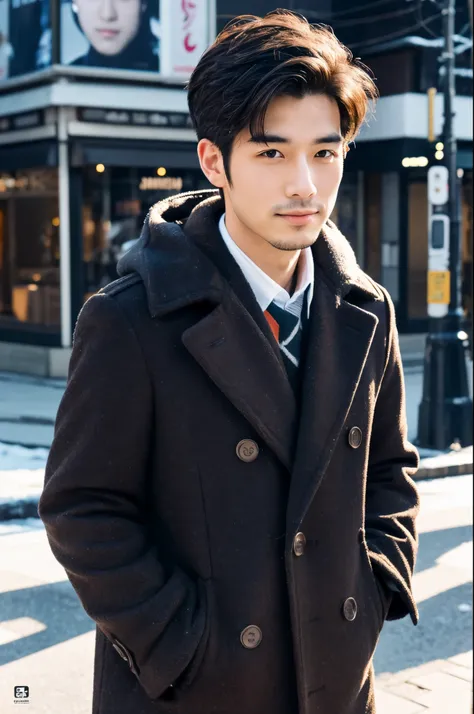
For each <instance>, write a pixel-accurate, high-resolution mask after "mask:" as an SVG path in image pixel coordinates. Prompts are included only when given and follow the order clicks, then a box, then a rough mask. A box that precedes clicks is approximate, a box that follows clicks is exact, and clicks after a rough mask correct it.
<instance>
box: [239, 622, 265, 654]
mask: <svg viewBox="0 0 474 714" xmlns="http://www.w3.org/2000/svg"><path fill="white" fill-rule="evenodd" d="M262 639H263V634H262V630H261V629H260V627H257V625H248V626H247V627H245V628H244V629H243V630H242V632H241V633H240V641H241V643H242V645H243V646H244V647H245V648H246V649H248V650H254V649H255V648H256V647H258V646H259V644H260V643H261V641H262Z"/></svg>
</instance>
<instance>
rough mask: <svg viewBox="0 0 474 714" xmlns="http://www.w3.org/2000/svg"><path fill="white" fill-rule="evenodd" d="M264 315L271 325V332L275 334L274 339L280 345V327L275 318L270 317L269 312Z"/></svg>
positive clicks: (266, 311)
mask: <svg viewBox="0 0 474 714" xmlns="http://www.w3.org/2000/svg"><path fill="white" fill-rule="evenodd" d="M263 314H264V315H265V317H266V318H267V322H268V324H269V325H270V330H271V331H272V333H273V337H274V338H275V339H276V341H277V342H278V344H279V343H280V339H279V338H280V325H279V324H278V322H277V321H276V320H275V318H274V317H273V316H272V315H270V313H269V312H268V310H265V312H264V313H263Z"/></svg>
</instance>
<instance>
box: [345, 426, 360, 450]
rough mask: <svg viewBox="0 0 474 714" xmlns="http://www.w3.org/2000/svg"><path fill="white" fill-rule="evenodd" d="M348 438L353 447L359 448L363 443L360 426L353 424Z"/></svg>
mask: <svg viewBox="0 0 474 714" xmlns="http://www.w3.org/2000/svg"><path fill="white" fill-rule="evenodd" d="M348 440H349V444H350V445H351V446H352V448H353V449H358V448H359V446H360V445H361V444H362V430H361V429H359V427H358V426H353V427H352V429H351V430H350V432H349V436H348Z"/></svg>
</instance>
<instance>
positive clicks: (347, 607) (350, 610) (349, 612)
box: [342, 597, 357, 622]
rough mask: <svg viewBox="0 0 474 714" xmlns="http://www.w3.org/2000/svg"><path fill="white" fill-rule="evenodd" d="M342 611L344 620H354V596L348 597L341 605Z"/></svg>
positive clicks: (355, 612) (355, 613) (355, 608)
mask: <svg viewBox="0 0 474 714" xmlns="http://www.w3.org/2000/svg"><path fill="white" fill-rule="evenodd" d="M342 611H343V613H344V617H345V618H346V620H348V621H349V622H352V621H353V620H355V619H356V617H357V603H356V601H355V598H353V597H348V598H347V600H346V601H345V603H344V605H343V607H342Z"/></svg>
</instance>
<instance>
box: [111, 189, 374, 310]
mask: <svg viewBox="0 0 474 714" xmlns="http://www.w3.org/2000/svg"><path fill="white" fill-rule="evenodd" d="M223 212H224V204H223V201H222V199H221V198H220V196H219V192H218V191H214V190H210V191H201V192H190V193H184V194H180V195H178V196H174V197H171V198H169V199H166V200H164V201H161V202H160V203H157V204H155V205H154V206H153V207H152V208H151V210H150V212H149V214H148V216H147V218H146V220H145V224H144V226H143V230H142V234H141V236H140V239H139V240H138V241H137V243H136V244H135V246H134V247H133V248H132V249H131V250H130V251H128V253H126V254H125V256H124V257H123V258H122V259H121V260H120V261H119V264H118V272H119V275H126V274H128V273H132V272H135V273H139V274H140V276H141V277H142V279H143V282H144V285H145V288H146V294H147V301H148V307H149V310H150V314H151V316H152V317H159V316H163V315H166V314H168V313H170V312H173V311H174V310H177V309H180V308H182V307H184V306H186V305H189V304H192V303H194V302H202V301H208V302H210V303H214V304H217V303H219V302H220V301H221V300H222V295H223V291H224V289H225V281H226V280H227V281H228V282H229V278H230V273H229V269H228V264H229V262H230V261H229V259H228V257H227V255H226V254H228V251H227V249H226V248H225V246H224V245H223V240H222V237H221V235H220V233H219V228H218V221H219V218H220V216H221V215H222V214H223ZM313 256H314V260H315V264H316V265H318V266H319V268H320V269H321V271H322V273H323V274H324V275H325V277H326V279H327V281H328V282H329V284H330V285H331V288H332V289H333V291H334V294H335V296H336V298H337V300H340V299H343V298H346V297H347V296H348V295H349V293H351V292H354V293H355V294H360V295H361V296H364V295H365V296H366V297H368V298H371V299H375V300H377V299H379V300H380V299H383V297H382V294H381V292H380V291H379V289H378V288H377V287H376V285H375V284H374V283H373V282H372V281H371V280H370V278H368V276H367V275H365V273H364V272H363V271H362V270H361V269H360V268H359V266H358V264H357V261H356V257H355V254H354V251H353V250H352V248H351V246H350V245H349V243H348V241H347V240H346V238H344V236H343V235H342V234H341V233H340V231H339V230H338V229H337V228H336V226H335V225H334V223H332V221H329V220H328V221H327V223H326V224H325V225H324V226H323V229H322V231H321V234H320V236H319V237H318V240H317V241H316V243H315V244H314V246H313ZM216 260H217V261H218V263H217V264H216ZM232 262H234V261H233V260H232ZM239 272H240V271H239ZM223 277H224V280H223V279H222V278H223ZM230 282H231V283H232V282H233V281H232V280H230ZM238 282H239V281H238ZM245 284H246V281H245Z"/></svg>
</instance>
